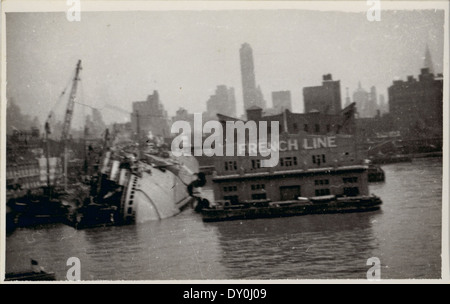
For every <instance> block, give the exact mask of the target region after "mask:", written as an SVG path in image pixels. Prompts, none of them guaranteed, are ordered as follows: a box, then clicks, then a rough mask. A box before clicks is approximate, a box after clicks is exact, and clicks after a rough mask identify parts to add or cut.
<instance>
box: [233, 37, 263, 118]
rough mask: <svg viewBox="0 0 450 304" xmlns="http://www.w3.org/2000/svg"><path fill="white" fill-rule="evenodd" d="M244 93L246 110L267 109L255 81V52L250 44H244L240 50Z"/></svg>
mask: <svg viewBox="0 0 450 304" xmlns="http://www.w3.org/2000/svg"><path fill="white" fill-rule="evenodd" d="M239 54H240V60H241V77H242V93H243V97H244V110H246V109H248V108H250V107H251V106H254V105H256V106H259V107H261V108H265V107H264V104H263V102H262V98H261V96H260V95H261V94H258V90H257V88H256V80H255V67H254V65H253V50H252V48H251V46H250V44H248V43H244V44H242V46H241V48H240V50H239Z"/></svg>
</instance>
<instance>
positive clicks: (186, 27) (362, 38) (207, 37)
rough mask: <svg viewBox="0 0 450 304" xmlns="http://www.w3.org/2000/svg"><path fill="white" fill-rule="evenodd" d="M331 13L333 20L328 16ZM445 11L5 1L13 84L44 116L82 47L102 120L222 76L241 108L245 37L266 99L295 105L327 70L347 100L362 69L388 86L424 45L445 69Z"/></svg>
mask: <svg viewBox="0 0 450 304" xmlns="http://www.w3.org/2000/svg"><path fill="white" fill-rule="evenodd" d="M132 17H133V18H132ZM131 18H132V19H131ZM325 18H327V19H326V20H330V19H329V18H333V19H332V20H334V23H335V25H336V27H330V24H329V23H327V24H322V25H321V20H325ZM261 20H265V23H264V25H262V26H261V25H260V24H259V22H260V21H261ZM443 22H444V15H443V12H441V11H434V10H433V11H429V10H426V11H425V10H422V11H398V12H393V11H383V17H382V20H381V21H380V22H378V23H371V22H369V21H367V19H366V17H365V12H360V13H354V12H319V11H303V10H281V11H275V10H274V11H272V10H270V11H253V10H252V11H212V12H211V11H210V12H199V11H171V12H163V11H161V12H139V13H133V14H131V13H127V12H102V13H91V12H89V13H87V12H86V13H83V20H82V21H81V22H79V23H77V22H74V23H70V22H67V20H66V19H65V15H64V14H62V13H9V14H7V17H6V33H7V46H6V48H7V52H8V55H7V62H8V69H7V81H8V86H7V92H6V93H7V97H8V98H13V99H14V100H15V102H16V103H17V104H18V106H20V107H21V109H23V111H24V113H26V114H34V115H37V116H38V117H39V119H40V122H41V123H43V122H44V121H45V119H46V117H47V115H48V111H49V110H50V109H51V108H53V107H54V106H55V104H56V102H57V100H58V97H59V95H60V94H61V91H62V90H63V89H64V88H65V86H66V84H67V82H68V81H69V80H70V77H71V73H72V71H73V68H74V65H75V63H76V60H77V59H81V60H82V61H83V71H82V72H81V79H82V81H81V83H82V85H81V87H82V88H80V92H81V95H82V97H81V98H80V99H79V101H80V102H82V103H85V104H88V105H90V106H92V107H96V108H99V109H101V110H102V114H103V117H104V118H105V122H106V123H111V122H114V121H117V122H124V121H128V120H129V115H124V114H123V113H119V112H118V111H114V110H112V109H109V108H107V107H106V106H107V105H108V104H112V105H114V106H117V107H120V108H123V109H124V110H126V111H129V112H131V105H132V102H133V101H136V100H144V99H145V98H146V97H147V96H148V95H150V94H151V92H153V91H154V90H156V91H158V92H159V95H160V99H161V102H162V104H163V106H164V108H165V109H166V110H167V112H168V113H169V116H174V115H175V112H176V110H177V109H179V108H180V107H186V105H187V104H189V105H190V106H189V107H187V110H188V111H189V112H190V113H193V112H204V111H205V110H206V101H207V100H208V98H209V96H211V95H213V94H214V90H215V88H216V87H217V86H218V85H221V84H223V85H226V86H228V87H234V88H235V90H236V92H235V94H236V108H237V110H238V113H237V114H238V115H241V114H243V108H244V106H243V100H242V83H241V73H240V62H239V48H240V46H241V45H242V44H243V43H248V44H249V45H251V47H252V49H253V59H254V68H255V76H256V79H257V83H258V85H260V86H261V89H262V93H263V95H264V96H266V99H270V98H267V96H271V93H272V92H274V91H283V90H288V91H291V94H292V110H293V111H294V112H299V113H301V112H303V110H304V109H303V96H302V89H303V88H304V87H308V86H314V85H317V83H318V80H320V79H321V77H322V75H324V74H332V75H333V78H334V79H338V80H340V81H341V100H345V88H346V87H348V88H349V89H350V91H351V92H352V91H354V90H355V88H356V84H357V83H358V82H359V81H361V82H362V83H364V84H366V85H374V86H375V87H377V90H378V93H381V94H384V95H385V96H387V88H388V87H389V86H390V85H391V84H392V81H394V80H396V79H402V80H405V79H406V78H407V76H408V75H417V74H418V72H419V71H420V68H421V67H422V66H423V60H424V58H423V57H424V54H425V50H426V46H428V48H429V50H430V53H431V58H432V60H433V64H434V70H435V73H441V72H442V71H443V60H442V58H443V31H444V30H443ZM255 33H256V34H259V35H255ZM337 33H339V35H338V37H335V36H336V34H337ZM67 34H69V35H67ZM280 34H283V35H280ZM11 35H14V38H13V39H9V37H11ZM43 37H45V39H43ZM87 41H89V43H84V42H87ZM386 45H388V46H389V48H387V49H386ZM330 46H333V47H332V48H330ZM180 50H182V51H180ZM354 67H358V68H357V69H356V68H354ZM271 106H272V104H271V101H270V102H269V104H268V105H267V107H268V108H270V107H271ZM56 107H57V108H58V110H59V109H60V108H64V107H65V105H61V104H58V105H57V106H56ZM75 111H76V112H77V111H78V114H81V113H82V111H83V109H82V108H81V107H80V106H77V107H76V109H75ZM84 111H86V110H84ZM75 116H77V113H75ZM74 120H77V119H76V118H74ZM78 120H80V119H78ZM81 121H82V120H81ZM79 124H80V122H79V121H78V123H77V122H75V121H74V127H75V126H77V125H79Z"/></svg>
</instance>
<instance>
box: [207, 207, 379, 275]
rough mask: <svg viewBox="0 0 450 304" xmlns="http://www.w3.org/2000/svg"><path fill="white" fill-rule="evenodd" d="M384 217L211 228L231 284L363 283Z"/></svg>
mask: <svg viewBox="0 0 450 304" xmlns="http://www.w3.org/2000/svg"><path fill="white" fill-rule="evenodd" d="M381 214H382V212H381V211H375V212H370V213H352V214H329V215H308V216H297V217H288V218H276V219H257V220H248V221H230V222H218V223H210V224H212V225H214V226H215V227H216V228H217V231H218V234H219V236H218V239H219V243H220V246H221V248H222V263H223V264H224V266H225V267H227V268H228V269H229V270H230V271H228V272H229V273H230V274H231V276H232V278H233V279H299V278H316V279H317V278H365V275H366V271H367V266H366V264H365V263H366V260H367V259H368V258H369V257H371V253H372V251H373V249H374V248H376V246H377V239H376V237H375V236H374V234H373V230H372V222H373V221H376V219H377V218H378V217H380V216H381Z"/></svg>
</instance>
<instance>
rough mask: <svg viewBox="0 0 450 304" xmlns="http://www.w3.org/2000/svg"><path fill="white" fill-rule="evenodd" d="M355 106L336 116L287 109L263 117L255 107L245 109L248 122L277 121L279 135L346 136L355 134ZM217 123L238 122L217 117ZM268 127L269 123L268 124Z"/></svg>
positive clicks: (260, 110)
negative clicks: (294, 111) (293, 111)
mask: <svg viewBox="0 0 450 304" xmlns="http://www.w3.org/2000/svg"><path fill="white" fill-rule="evenodd" d="M354 113H355V105H354V104H351V105H349V106H348V107H347V108H345V109H343V110H341V112H339V113H338V114H323V113H320V112H310V113H292V112H291V111H289V110H288V109H286V110H285V111H284V112H282V113H279V114H276V115H263V110H262V109H261V108H259V107H257V106H253V107H251V108H249V109H247V120H248V121H250V120H251V121H256V122H259V121H267V122H272V121H278V122H279V130H280V133H288V134H302V133H305V134H315V135H326V134H348V135H353V134H354V133H355V117H354ZM218 117H219V121H226V120H231V121H233V120H239V119H236V118H232V117H228V116H225V115H221V114H219V115H218ZM268 125H269V126H270V123H269V124H268Z"/></svg>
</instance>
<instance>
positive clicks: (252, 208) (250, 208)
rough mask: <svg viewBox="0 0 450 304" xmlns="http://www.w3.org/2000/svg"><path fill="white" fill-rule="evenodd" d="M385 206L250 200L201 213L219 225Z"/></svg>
mask: <svg viewBox="0 0 450 304" xmlns="http://www.w3.org/2000/svg"><path fill="white" fill-rule="evenodd" d="M381 204H382V202H381V199H380V198H379V197H376V196H359V197H336V196H324V197H312V198H299V199H298V200H289V201H278V202H271V201H268V200H262V201H246V202H242V203H239V204H230V203H229V202H227V201H225V202H223V201H220V202H219V203H218V204H217V205H213V206H205V207H204V208H202V209H201V213H202V216H203V221H205V222H216V221H226V220H239V219H256V218H272V217H288V216H298V215H308V214H326V213H350V212H366V211H376V210H379V209H380V205H381Z"/></svg>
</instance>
